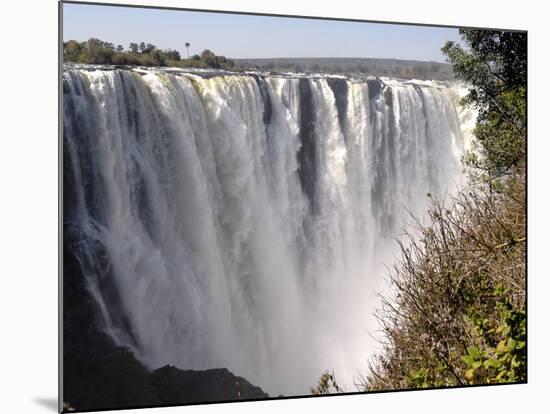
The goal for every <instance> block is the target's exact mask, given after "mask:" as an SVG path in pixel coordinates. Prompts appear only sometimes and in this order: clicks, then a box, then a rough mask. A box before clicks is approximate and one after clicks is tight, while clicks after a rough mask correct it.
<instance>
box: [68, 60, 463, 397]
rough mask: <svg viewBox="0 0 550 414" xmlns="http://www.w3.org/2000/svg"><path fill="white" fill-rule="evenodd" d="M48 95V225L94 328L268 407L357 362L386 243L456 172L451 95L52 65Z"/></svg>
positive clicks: (369, 326)
mask: <svg viewBox="0 0 550 414" xmlns="http://www.w3.org/2000/svg"><path fill="white" fill-rule="evenodd" d="M63 96H64V117H63V120H64V122H63V126H64V127H63V131H64V134H63V148H64V157H63V160H64V161H63V162H64V224H65V228H66V229H69V230H66V231H70V232H72V233H74V234H78V239H79V240H80V241H81V242H80V243H79V244H78V246H79V247H78V255H79V257H80V258H81V264H82V267H83V271H84V272H85V275H86V281H87V284H88V288H89V290H90V292H91V293H92V295H93V297H94V298H95V300H96V302H97V309H98V314H99V315H100V316H101V318H102V324H103V327H104V329H105V330H106V331H107V332H108V333H109V335H110V336H111V337H112V339H113V341H114V342H115V343H116V344H117V345H121V346H129V347H131V348H132V349H133V350H134V352H135V353H136V355H137V356H138V357H139V358H140V359H141V360H142V361H143V362H144V363H146V364H147V365H149V366H150V367H152V368H156V367H160V366H163V365H165V364H172V365H176V366H178V367H180V368H183V369H189V368H192V369H206V368H214V367H226V368H228V369H229V370H230V371H232V372H234V373H235V374H237V375H242V376H244V377H245V378H247V379H248V380H249V381H251V382H252V383H254V384H257V385H259V386H261V387H263V388H264V389H265V390H266V391H268V392H269V393H270V394H271V395H276V394H279V393H283V394H285V395H297V394H307V393H308V392H309V388H310V387H311V386H313V385H315V383H316V381H317V378H318V377H319V375H320V374H321V373H322V372H323V371H324V370H325V369H333V370H334V371H335V372H336V374H337V376H338V378H339V379H340V380H341V381H342V382H345V381H346V380H348V379H349V380H350V382H351V380H352V378H353V375H354V374H356V373H357V369H361V368H364V367H365V366H366V363H367V360H368V357H369V355H370V354H371V353H372V352H373V350H374V349H375V347H376V343H375V341H374V340H373V339H372V336H371V335H369V333H370V334H372V335H375V329H376V323H375V321H374V318H373V312H374V309H375V307H376V305H377V301H376V297H375V292H376V291H377V290H380V288H381V286H382V285H381V282H383V275H384V271H385V268H384V266H383V265H384V263H386V264H387V263H390V262H391V260H392V255H393V253H395V242H394V240H393V237H396V236H398V235H399V232H400V231H401V229H402V228H403V226H404V225H405V224H406V222H407V220H408V217H409V216H408V214H409V213H408V212H407V210H408V211H410V212H413V213H416V214H421V213H422V212H423V211H424V210H425V208H426V206H427V201H428V199H427V197H426V194H427V193H432V194H434V195H442V194H444V192H445V191H449V190H450V191H452V190H453V189H454V188H455V187H456V185H457V184H459V182H460V180H461V165H460V157H461V154H462V153H463V151H464V146H465V145H466V143H465V131H464V129H465V122H463V120H462V119H461V116H463V115H464V114H466V113H465V112H463V113H460V108H459V107H458V106H457V105H458V104H457V102H458V92H457V89H456V88H455V87H452V86H449V85H441V84H437V83H430V82H404V81H403V82H402V81H396V80H389V79H386V80H374V79H372V80H371V79H368V80H351V79H344V78H336V77H332V78H329V77H322V76H309V77H306V76H301V77H299V76H294V77H293V76H282V75H279V76H276V75H265V74H263V75H262V74H245V75H239V76H238V75H234V74H223V73H217V74H216V73H210V74H208V75H205V74H202V75H199V74H197V73H185V72H183V71H179V72H178V71H166V70H165V71H161V70H141V69H139V70H129V69H127V70H120V69H113V68H110V69H109V68H91V67H85V66H81V67H78V66H67V67H65V70H64V84H63ZM65 277H70V275H65ZM350 388H351V389H350V390H353V388H352V387H350Z"/></svg>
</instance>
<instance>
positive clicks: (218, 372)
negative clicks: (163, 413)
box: [152, 366, 269, 404]
mask: <svg viewBox="0 0 550 414" xmlns="http://www.w3.org/2000/svg"><path fill="white" fill-rule="evenodd" d="M152 382H153V385H154V386H155V388H156V389H157V391H158V395H159V398H160V399H161V400H162V402H163V403H164V404H178V403H198V402H214V401H234V400H249V399H260V398H269V395H267V394H266V393H265V392H263V391H262V389H261V388H260V387H256V386H254V385H252V384H250V383H249V382H248V381H247V380H245V379H244V378H242V377H237V376H235V375H233V374H232V373H231V372H229V371H228V370H227V369H225V368H220V369H208V370H205V371H193V370H180V369H178V368H175V367H172V366H165V367H163V368H160V369H157V370H156V371H155V372H153V374H152Z"/></svg>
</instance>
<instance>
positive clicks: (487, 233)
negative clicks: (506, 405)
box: [358, 173, 527, 391]
mask: <svg viewBox="0 0 550 414" xmlns="http://www.w3.org/2000/svg"><path fill="white" fill-rule="evenodd" d="M449 201H450V203H449ZM525 207H526V206H525V177H524V175H523V174H521V173H520V174H518V175H516V176H515V177H508V178H507V179H506V181H505V183H504V184H501V185H500V186H499V187H497V188H496V189H495V188H494V187H492V188H491V189H490V190H489V189H488V188H487V187H486V186H480V185H478V186H477V187H476V186H475V185H472V186H471V187H469V188H467V189H466V190H464V191H462V192H461V193H460V194H459V195H458V196H456V197H453V198H452V199H450V200H447V202H445V203H443V202H439V201H435V200H433V201H432V207H431V209H430V211H429V217H430V220H429V223H430V224H429V225H426V224H422V223H420V222H419V221H418V220H417V221H416V226H415V229H413V230H412V231H411V232H409V233H407V237H406V241H405V242H402V243H400V246H401V250H402V255H401V259H400V261H399V262H398V263H397V264H395V265H394V266H393V268H392V269H391V271H390V282H391V286H392V294H391V296H389V297H385V298H382V302H383V305H382V308H381V309H380V311H379V312H378V315H377V316H378V319H379V323H380V326H381V329H382V336H383V338H384V339H383V341H382V346H383V351H382V352H381V353H380V354H379V355H377V356H375V357H374V359H373V360H372V361H371V364H370V367H369V370H368V374H367V375H366V376H365V377H363V378H362V379H361V383H360V384H359V385H358V387H359V388H360V389H361V390H365V391H375V390H390V389H410V388H425V387H442V386H457V385H467V384H487V383H502V382H523V381H525V380H526V375H527V374H526V349H527V348H526V329H525V322H526V319H525V311H526V307H525V282H526V273H525V272H526V260H525V259H526V228H525V214H526V209H525Z"/></svg>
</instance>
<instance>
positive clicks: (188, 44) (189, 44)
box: [185, 42, 191, 59]
mask: <svg viewBox="0 0 550 414" xmlns="http://www.w3.org/2000/svg"><path fill="white" fill-rule="evenodd" d="M189 46H191V43H189V42H185V47H186V48H187V59H189Z"/></svg>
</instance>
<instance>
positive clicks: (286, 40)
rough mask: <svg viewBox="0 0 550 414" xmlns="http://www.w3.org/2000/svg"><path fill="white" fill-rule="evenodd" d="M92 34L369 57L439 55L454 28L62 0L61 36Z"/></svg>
mask: <svg viewBox="0 0 550 414" xmlns="http://www.w3.org/2000/svg"><path fill="white" fill-rule="evenodd" d="M90 37H96V38H99V39H101V40H105V41H109V42H111V43H114V44H115V45H118V44H121V45H122V46H124V48H125V49H127V48H128V44H129V43H130V42H136V43H139V42H140V41H144V42H146V43H152V44H154V45H155V46H157V47H158V48H160V49H177V50H179V51H180V53H181V54H182V56H184V55H185V42H190V43H191V48H190V53H191V54H195V53H200V52H201V51H202V50H203V49H210V50H212V51H213V52H214V53H216V54H218V55H225V56H227V57H231V58H260V57H374V58H395V59H414V60H426V61H432V60H434V61H438V62H443V61H445V58H444V56H443V55H442V53H441V50H440V49H441V47H442V46H443V44H444V43H445V41H446V40H455V41H458V40H459V35H458V29H450V28H438V27H422V26H406V25H394V24H380V23H360V22H357V23H356V22H344V21H330V20H312V19H299V18H282V17H268V16H250V15H235V14H221V13H207V12H190V11H181V10H157V9H140V8H131V7H111V6H96V5H84V4H64V6H63V38H64V40H65V41H66V40H70V39H74V40H79V41H83V40H87V39H89V38H90Z"/></svg>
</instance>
